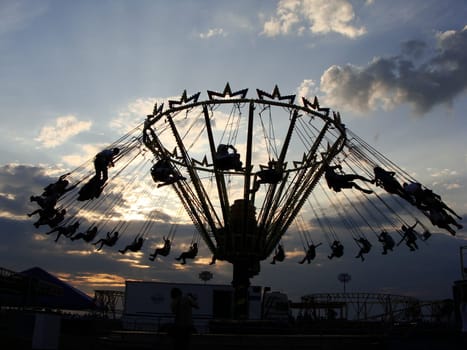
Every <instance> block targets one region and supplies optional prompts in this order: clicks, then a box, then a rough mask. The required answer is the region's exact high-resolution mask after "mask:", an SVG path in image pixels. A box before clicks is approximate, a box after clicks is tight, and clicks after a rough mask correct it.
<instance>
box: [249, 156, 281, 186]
mask: <svg viewBox="0 0 467 350" xmlns="http://www.w3.org/2000/svg"><path fill="white" fill-rule="evenodd" d="M256 175H257V176H258V177H259V179H255V183H254V186H253V192H256V191H258V190H259V186H260V185H261V184H277V183H279V182H280V181H281V180H282V178H283V176H284V171H283V169H282V166H281V165H280V164H279V163H277V161H275V160H270V161H269V162H268V167H267V168H261V170H260V171H258V172H257V173H256Z"/></svg>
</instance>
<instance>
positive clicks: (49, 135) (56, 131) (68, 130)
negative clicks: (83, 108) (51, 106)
mask: <svg viewBox="0 0 467 350" xmlns="http://www.w3.org/2000/svg"><path fill="white" fill-rule="evenodd" d="M91 126H92V122H91V121H80V120H78V119H77V118H76V117H75V116H74V115H65V116H62V117H58V118H57V119H56V120H55V124H54V125H52V126H44V127H43V128H42V129H41V131H40V133H39V136H38V137H37V138H36V141H39V142H40V143H42V145H43V146H44V147H45V148H53V147H57V146H59V145H61V144H63V143H65V142H66V141H67V140H69V139H70V138H72V137H73V136H75V135H78V134H79V133H81V132H83V131H87V130H89V129H90V128H91Z"/></svg>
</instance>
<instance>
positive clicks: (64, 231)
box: [45, 222, 79, 243]
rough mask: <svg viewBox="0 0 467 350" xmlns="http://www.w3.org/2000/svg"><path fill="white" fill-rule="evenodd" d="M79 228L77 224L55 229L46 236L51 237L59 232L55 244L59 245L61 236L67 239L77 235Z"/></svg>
mask: <svg viewBox="0 0 467 350" xmlns="http://www.w3.org/2000/svg"><path fill="white" fill-rule="evenodd" d="M78 227H79V222H75V223H74V224H73V225H68V226H58V227H55V228H54V229H53V230H51V231H49V232H46V233H45V234H46V235H50V234H52V233H54V232H57V238H55V243H57V242H58V239H59V238H60V236H61V235H64V236H65V237H71V236H73V235H74V234H75V233H76V230H77V229H78Z"/></svg>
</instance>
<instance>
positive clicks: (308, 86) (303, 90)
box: [297, 79, 316, 99]
mask: <svg viewBox="0 0 467 350" xmlns="http://www.w3.org/2000/svg"><path fill="white" fill-rule="evenodd" d="M314 95H316V84H315V82H314V81H313V80H312V79H305V80H303V81H302V83H301V84H300V86H299V87H298V88H297V97H298V98H300V99H301V98H302V97H305V98H307V99H310V98H311V97H312V96H314Z"/></svg>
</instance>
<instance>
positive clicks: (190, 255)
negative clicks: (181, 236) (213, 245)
mask: <svg viewBox="0 0 467 350" xmlns="http://www.w3.org/2000/svg"><path fill="white" fill-rule="evenodd" d="M197 255H198V243H193V244H192V245H191V246H190V249H188V251H186V252H183V253H182V254H180V256H179V257H178V258H175V260H177V261H180V260H181V261H182V262H181V264H182V265H185V264H186V259H194V258H195V257H196V256H197Z"/></svg>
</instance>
